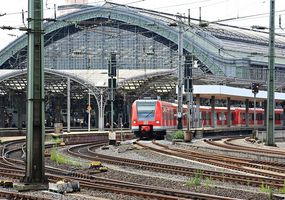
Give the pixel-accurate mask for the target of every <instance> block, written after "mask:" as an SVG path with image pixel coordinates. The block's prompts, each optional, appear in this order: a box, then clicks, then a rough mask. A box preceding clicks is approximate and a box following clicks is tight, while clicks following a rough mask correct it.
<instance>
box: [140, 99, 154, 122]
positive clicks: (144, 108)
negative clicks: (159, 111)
mask: <svg viewBox="0 0 285 200" xmlns="http://www.w3.org/2000/svg"><path fill="white" fill-rule="evenodd" d="M155 104H156V101H151V102H149V101H147V102H146V101H144V102H143V101H139V102H137V110H138V120H139V121H145V120H154V113H155Z"/></svg>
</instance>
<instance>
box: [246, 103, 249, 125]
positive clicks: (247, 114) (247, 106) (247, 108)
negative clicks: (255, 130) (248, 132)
mask: <svg viewBox="0 0 285 200" xmlns="http://www.w3.org/2000/svg"><path fill="white" fill-rule="evenodd" d="M248 111H249V100H248V99H246V100H245V126H246V127H249V112H248Z"/></svg>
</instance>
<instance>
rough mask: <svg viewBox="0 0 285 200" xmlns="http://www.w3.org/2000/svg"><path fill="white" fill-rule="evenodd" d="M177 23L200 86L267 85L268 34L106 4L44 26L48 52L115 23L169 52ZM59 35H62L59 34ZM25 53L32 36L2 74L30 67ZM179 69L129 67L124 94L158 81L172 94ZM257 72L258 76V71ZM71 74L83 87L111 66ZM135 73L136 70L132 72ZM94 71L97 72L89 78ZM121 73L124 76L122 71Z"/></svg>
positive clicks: (4, 55)
mask: <svg viewBox="0 0 285 200" xmlns="http://www.w3.org/2000/svg"><path fill="white" fill-rule="evenodd" d="M114 22H116V23H114ZM175 23H176V24H177V23H181V26H182V31H183V47H184V54H186V53H190V54H191V55H193V56H194V58H195V60H196V61H197V63H198V68H197V69H195V77H194V81H195V80H196V82H197V83H201V84H203V83H207V82H208V83H212V82H215V83H218V84H232V85H235V86H237V85H242V86H243V84H246V85H248V86H249V85H250V84H249V83H250V82H251V81H259V82H262V81H263V82H264V84H265V82H266V69H265V68H266V66H267V57H266V54H267V53H266V52H267V44H268V40H267V39H266V35H264V34H262V33H256V32H252V31H248V30H247V31H245V30H244V31H242V30H238V31H237V30H233V29H232V28H231V27H222V28H221V27H220V26H217V25H207V26H205V27H203V26H200V25H201V24H200V25H199V24H194V23H191V24H187V23H186V21H185V20H183V19H182V21H180V20H178V19H177V16H175V15H168V14H166V13H160V12H154V11H151V10H145V9H140V8H134V7H126V6H122V5H118V4H110V3H107V4H104V5H103V6H97V7H89V8H86V9H83V10H80V11H78V12H74V13H71V14H68V15H65V16H62V17H60V18H58V19H57V20H56V21H50V22H47V23H45V47H46V48H48V46H51V45H52V44H54V43H56V42H57V41H60V40H62V39H63V38H65V37H67V35H68V34H76V33H78V32H80V31H82V30H86V29H92V28H96V27H98V26H102V24H103V25H104V26H107V27H111V28H116V24H120V29H123V30H127V31H130V32H135V31H137V30H140V31H141V34H142V35H144V37H152V39H153V40H155V41H156V42H159V43H161V44H170V45H169V46H170V47H169V48H170V49H172V50H173V51H176V50H177V42H178V33H179V27H178V26H175V27H173V26H170V25H171V24H172V25H173V24H175ZM59 32H60V33H61V34H57V33H59ZM276 41H277V42H276V67H278V69H277V72H278V73H280V76H278V77H280V78H279V79H278V81H279V82H280V83H283V82H284V78H282V77H284V76H283V75H284V72H283V71H282V70H283V69H285V58H284V54H285V52H284V47H285V42H284V38H282V37H277V38H276ZM106 43H107V42H106ZM237 47H238V48H237ZM26 48H27V35H22V36H21V37H20V38H18V39H17V40H15V41H14V42H13V43H11V44H9V45H8V46H7V47H6V48H4V49H3V50H2V51H1V52H0V70H1V69H24V68H25V66H26V63H27V51H26ZM86 57H87V56H86ZM176 67H177V65H176V64H174V65H173V66H172V67H168V68H164V67H163V66H162V67H161V66H158V67H157V69H156V70H154V71H153V70H151V69H147V70H145V69H144V70H143V65H142V64H141V65H138V67H137V68H133V69H132V68H129V69H128V72H127V73H126V74H127V75H126V76H125V77H123V78H121V79H118V80H119V84H120V86H121V87H122V88H124V89H125V90H131V89H132V88H136V89H137V88H138V87H139V88H143V89H142V90H139V91H140V92H142V91H145V86H146V85H147V86H148V87H149V90H150V91H153V90H152V89H151V88H152V87H153V88H160V87H158V85H159V82H160V83H167V84H169V86H166V84H164V86H161V88H160V89H161V90H163V89H165V88H168V89H167V92H170V91H173V89H174V86H175V83H176V77H175V74H176ZM48 68H50V69H48ZM84 69H85V68H83V69H79V70H84ZM255 69H257V70H259V71H256V72H255ZM68 70H69V69H66V71H65V72H64V75H65V76H72V77H76V78H75V81H79V82H80V81H81V80H86V77H88V76H91V75H90V74H93V75H96V76H97V75H98V76H100V77H103V78H105V77H107V76H106V75H103V74H104V73H105V74H106V70H107V65H104V66H103V67H101V68H100V69H94V70H93V69H91V70H89V71H88V73H86V72H82V71H81V72H79V71H78V70H77V73H74V74H73V72H72V70H70V71H69V72H68ZM100 70H101V71H100ZM102 70H104V71H102ZM122 70H123V69H122ZM122 70H121V69H120V70H119V71H122ZM132 70H134V71H133V72H132V73H130V71H132ZM278 70H279V71H278ZM91 71H94V72H92V73H90V72H91ZM46 72H47V73H48V72H50V73H51V72H53V74H56V75H58V76H59V77H62V72H60V69H59V68H57V69H55V70H53V69H52V68H51V67H47V69H46ZM3 74H4V75H3ZM16 74H17V73H15V74H14V75H16ZM88 74H89V75H88ZM121 74H123V71H122V73H121ZM259 74H261V75H259ZM155 76H157V77H160V79H158V78H153V77H155ZM166 76H167V77H166ZM3 77H4V78H5V73H1V74H0V80H2V79H4V78H3ZM14 77H15V76H14ZM163 78H164V79H163ZM96 80H97V82H92V84H90V83H88V84H86V85H85V86H88V87H89V86H91V85H92V86H93V87H99V86H102V85H100V84H101V83H102V81H101V80H100V78H99V77H98V78H96ZM106 80H107V79H106ZM244 80H247V81H246V82H245V81H244ZM149 81H153V83H148V82H149ZM278 81H277V82H278ZM263 82H262V83H263ZM82 83H83V84H85V83H86V81H82ZM280 87H283V86H282V85H281V86H280Z"/></svg>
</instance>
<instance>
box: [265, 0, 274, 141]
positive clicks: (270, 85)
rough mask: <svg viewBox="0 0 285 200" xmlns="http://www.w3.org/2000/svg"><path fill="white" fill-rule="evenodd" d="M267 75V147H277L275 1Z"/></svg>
mask: <svg viewBox="0 0 285 200" xmlns="http://www.w3.org/2000/svg"><path fill="white" fill-rule="evenodd" d="M268 54H269V56H268V73H267V100H268V102H267V109H268V111H267V115H266V120H267V124H266V132H267V137H266V145H268V146H275V142H274V129H275V112H274V109H275V0H270V17H269V52H268Z"/></svg>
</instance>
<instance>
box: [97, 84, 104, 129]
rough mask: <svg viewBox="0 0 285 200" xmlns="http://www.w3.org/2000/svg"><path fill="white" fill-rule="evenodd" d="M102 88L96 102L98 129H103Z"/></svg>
mask: <svg viewBox="0 0 285 200" xmlns="http://www.w3.org/2000/svg"><path fill="white" fill-rule="evenodd" d="M103 94H104V93H103V89H101V90H100V102H99V103H98V104H99V105H98V112H99V122H98V124H99V127H98V128H99V131H103V130H104V106H103Z"/></svg>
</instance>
